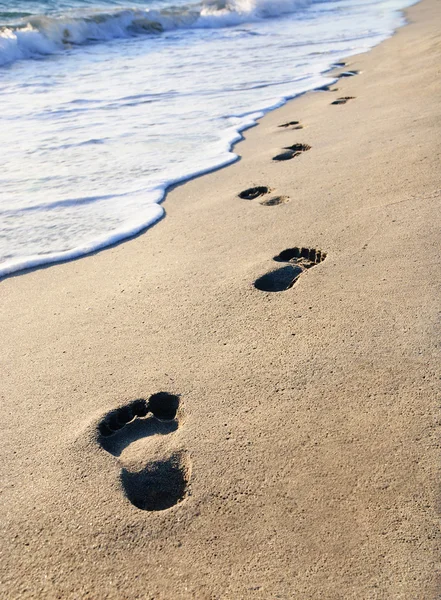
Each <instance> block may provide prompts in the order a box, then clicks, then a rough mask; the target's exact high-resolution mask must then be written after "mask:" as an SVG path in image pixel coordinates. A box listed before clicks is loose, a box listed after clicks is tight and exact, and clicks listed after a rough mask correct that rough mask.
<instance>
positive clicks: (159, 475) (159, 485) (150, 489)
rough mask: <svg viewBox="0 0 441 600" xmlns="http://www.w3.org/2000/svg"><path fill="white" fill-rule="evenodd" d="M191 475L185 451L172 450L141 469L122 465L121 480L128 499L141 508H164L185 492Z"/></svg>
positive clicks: (179, 498) (180, 498)
mask: <svg viewBox="0 0 441 600" xmlns="http://www.w3.org/2000/svg"><path fill="white" fill-rule="evenodd" d="M189 479H190V469H189V465H188V461H187V459H186V455H185V454H184V453H182V452H175V453H174V454H171V455H170V456H169V457H168V458H167V459H165V460H155V461H153V462H150V463H149V464H148V465H147V466H146V467H145V468H144V469H142V470H141V471H137V472H130V471H128V470H127V469H123V470H122V472H121V483H122V485H123V488H124V491H125V493H126V495H127V498H128V499H129V500H130V502H131V503H132V504H133V505H134V506H136V507H137V508H139V509H141V510H150V511H157V510H166V509H167V508H171V507H172V506H174V505H175V504H177V503H178V502H179V501H180V500H182V499H183V498H184V496H185V493H186V489H187V486H188V482H189Z"/></svg>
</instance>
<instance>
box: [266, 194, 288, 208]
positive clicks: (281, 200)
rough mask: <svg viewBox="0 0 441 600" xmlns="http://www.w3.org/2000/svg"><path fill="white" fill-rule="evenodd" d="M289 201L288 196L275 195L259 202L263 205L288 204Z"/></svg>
mask: <svg viewBox="0 0 441 600" xmlns="http://www.w3.org/2000/svg"><path fill="white" fill-rule="evenodd" d="M287 202H289V198H288V196H273V197H272V198H266V199H264V200H261V202H260V203H259V204H261V205H262V206H278V205H279V204H286V203H287Z"/></svg>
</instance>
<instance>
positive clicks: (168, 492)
mask: <svg viewBox="0 0 441 600" xmlns="http://www.w3.org/2000/svg"><path fill="white" fill-rule="evenodd" d="M178 408H179V396H176V395H174V394H169V393H167V392H159V393H157V394H153V395H152V396H150V398H149V400H148V401H146V400H144V399H142V398H141V399H138V400H134V401H133V402H130V403H129V404H127V405H126V406H123V407H121V408H118V409H116V410H113V411H111V412H110V413H108V414H107V415H106V417H105V418H104V419H103V420H102V421H101V422H100V423H99V425H98V432H99V433H98V442H99V444H100V445H101V447H102V448H104V450H106V451H107V452H109V454H112V455H113V456H115V457H118V458H119V457H120V456H121V455H122V453H123V451H124V450H125V448H127V447H128V446H129V445H130V444H132V443H133V442H136V441H137V440H140V439H142V438H145V437H149V436H154V435H168V434H170V433H173V432H174V431H176V430H177V429H178V427H179V423H178V419H176V416H177V414H178ZM120 460H121V459H120ZM189 477H190V466H189V460H188V458H187V454H186V452H184V451H175V452H173V453H172V454H170V455H169V456H166V457H164V458H161V459H158V458H155V460H152V461H150V462H149V463H147V465H146V466H145V467H144V468H143V469H141V470H140V471H130V470H128V469H127V468H125V467H123V469H122V471H121V484H122V487H123V489H124V492H125V495H126V496H127V498H128V499H129V500H130V502H131V503H132V504H133V505H134V506H136V507H137V508H140V509H142V510H165V509H166V508H170V507H171V506H174V505H175V504H177V503H178V502H179V501H180V500H182V499H183V498H184V496H185V493H186V489H187V485H188V481H189Z"/></svg>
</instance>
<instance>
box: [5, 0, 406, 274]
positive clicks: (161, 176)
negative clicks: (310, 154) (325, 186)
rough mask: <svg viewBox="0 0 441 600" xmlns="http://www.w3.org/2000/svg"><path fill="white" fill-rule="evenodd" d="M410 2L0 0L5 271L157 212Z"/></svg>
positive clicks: (110, 238)
mask: <svg viewBox="0 0 441 600" xmlns="http://www.w3.org/2000/svg"><path fill="white" fill-rule="evenodd" d="M412 3H413V1H412V0H372V1H369V2H367V1H366V0H275V1H270V0H231V1H230V2H227V1H225V0H219V1H209V2H202V3H200V2H195V3H192V4H188V2H185V1H184V0H174V2H173V4H172V3H171V2H170V0H145V1H141V0H135V1H131V2H124V1H121V0H44V1H35V0H16V1H12V2H11V1H5V0H0V114H1V117H2V122H3V126H2V127H1V129H0V160H1V165H2V170H1V175H0V180H1V185H0V276H3V275H6V274H9V273H12V272H14V271H17V270H20V269H23V268H26V267H30V266H35V265H39V264H44V263H49V262H56V261H59V260H62V259H66V258H72V257H76V256H81V255H82V254H85V253H87V252H90V251H92V250H94V249H97V248H101V247H104V246H106V245H109V244H111V243H112V242H115V241H117V240H120V239H123V238H125V237H128V236H130V235H132V234H134V233H136V232H138V231H140V230H141V229H143V228H144V227H146V226H148V225H150V224H152V223H154V222H155V221H156V220H158V219H159V218H161V216H162V215H163V208H162V206H161V205H160V201H161V200H162V198H163V196H164V192H165V190H166V188H167V187H168V186H169V185H171V184H172V183H175V182H178V181H182V180H185V179H187V178H189V177H191V176H194V175H196V174H199V173H203V172H206V171H208V170H210V169H213V168H215V167H217V166H220V165H223V164H227V163H229V162H231V161H233V160H235V158H236V155H235V154H234V153H233V152H232V150H231V146H232V144H233V143H234V142H235V141H237V140H238V139H239V138H240V133H239V132H240V131H242V130H243V129H245V128H246V127H248V126H250V125H251V124H253V123H254V122H255V121H256V119H258V118H259V117H260V116H262V114H264V112H265V111H267V110H270V109H272V108H275V107H277V106H279V105H281V104H282V103H283V102H284V101H285V100H286V99H287V98H290V97H293V96H295V95H297V94H300V93H302V92H305V91H307V90H310V89H314V88H316V87H318V86H320V85H323V84H324V83H328V82H329V79H327V78H326V74H325V72H326V70H327V69H329V68H330V67H331V66H332V64H333V63H335V62H336V61H338V60H339V59H341V58H342V57H345V56H349V55H351V54H357V53H359V52H363V51H366V50H368V49H369V48H371V47H372V46H374V45H376V44H378V43H379V42H381V41H382V40H384V39H386V38H387V37H389V36H390V35H392V33H393V31H394V30H395V29H396V28H397V27H399V26H400V25H402V24H403V23H404V19H403V16H402V13H401V12H400V11H401V10H402V9H403V8H405V7H407V6H409V5H410V4H412Z"/></svg>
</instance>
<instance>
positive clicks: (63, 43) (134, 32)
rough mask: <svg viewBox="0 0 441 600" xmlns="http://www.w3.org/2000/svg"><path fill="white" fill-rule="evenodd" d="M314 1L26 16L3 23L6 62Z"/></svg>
mask: <svg viewBox="0 0 441 600" xmlns="http://www.w3.org/2000/svg"><path fill="white" fill-rule="evenodd" d="M311 1H312V0H231V1H230V2H228V1H225V0H217V1H216V0H210V1H207V2H203V3H201V4H191V5H187V6H183V7H182V6H181V7H175V8H174V7H169V8H165V9H161V10H143V9H133V8H130V9H129V8H128V9H122V10H121V9H119V10H115V11H110V12H99V11H90V10H89V11H87V10H83V11H81V12H78V11H75V12H74V11H71V12H68V13H64V14H59V15H55V16H53V15H51V16H47V15H46V16H42V15H38V16H37V15H34V16H32V15H31V16H28V15H26V16H21V17H20V18H19V19H18V21H17V23H16V24H14V25H11V24H10V23H9V22H8V24H7V25H1V24H0V66H1V65H5V64H8V63H11V62H14V61H16V60H23V59H28V58H41V57H43V56H46V55H51V54H58V53H62V52H64V51H66V50H69V49H70V48H72V47H75V46H80V45H84V44H91V43H97V42H102V41H109V40H113V39H118V38H129V37H135V36H141V35H158V34H161V33H162V32H164V31H171V30H175V29H203V28H207V29H215V28H221V27H231V26H234V25H239V24H241V23H247V22H252V21H259V20H262V19H267V18H274V17H280V16H282V15H284V14H289V13H293V12H295V11H296V10H299V9H302V8H306V7H307V6H308V5H310V4H311ZM2 14H4V13H2ZM8 16H9V17H10V16H11V14H9V15H8ZM9 20H10V19H8V21H9Z"/></svg>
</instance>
